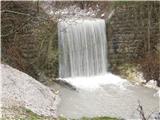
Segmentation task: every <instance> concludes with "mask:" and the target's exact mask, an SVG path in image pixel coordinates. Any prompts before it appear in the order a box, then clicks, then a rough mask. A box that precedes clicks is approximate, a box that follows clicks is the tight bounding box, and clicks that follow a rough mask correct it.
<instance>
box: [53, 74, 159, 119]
mask: <svg viewBox="0 0 160 120" xmlns="http://www.w3.org/2000/svg"><path fill="white" fill-rule="evenodd" d="M86 79H87V78H84V79H83V78H79V80H78V78H75V79H74V78H68V79H67V80H66V81H67V82H69V83H70V84H71V85H73V86H75V87H76V88H77V90H76V91H75V90H71V89H68V88H67V87H63V86H61V85H59V84H54V85H53V86H51V87H52V88H54V89H55V90H59V95H60V98H61V102H60V104H59V106H58V115H60V116H65V117H67V118H81V117H97V116H111V117H118V118H125V119H129V120H131V119H134V120H137V119H139V117H140V116H139V113H138V111H137V108H138V101H140V103H141V105H142V106H143V109H144V112H145V115H146V116H149V115H150V114H151V113H152V112H158V111H159V98H158V96H154V94H155V93H156V90H153V89H149V88H145V87H142V86H135V85H132V84H131V83H129V82H128V81H126V80H124V79H121V78H120V77H118V76H115V75H113V74H111V73H108V74H106V75H104V76H99V77H90V78H88V79H90V80H88V81H86ZM76 80H77V81H76ZM80 81H82V82H80ZM90 81H93V83H92V82H90ZM109 81H112V82H109Z"/></svg>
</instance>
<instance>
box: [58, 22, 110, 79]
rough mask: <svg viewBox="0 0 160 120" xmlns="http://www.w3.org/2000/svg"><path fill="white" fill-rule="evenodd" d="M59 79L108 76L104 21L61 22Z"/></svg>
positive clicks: (59, 27) (59, 28)
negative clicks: (106, 74)
mask: <svg viewBox="0 0 160 120" xmlns="http://www.w3.org/2000/svg"><path fill="white" fill-rule="evenodd" d="M58 30H59V31H58V33H59V50H60V59H59V63H60V64H59V65H60V66H59V76H60V77H61V78H66V77H77V76H94V75H99V74H104V73H106V67H107V66H106V62H107V58H106V50H107V48H106V46H107V45H106V32H105V21H104V20H102V19H85V20H83V19H80V20H67V21H62V22H59V24H58Z"/></svg>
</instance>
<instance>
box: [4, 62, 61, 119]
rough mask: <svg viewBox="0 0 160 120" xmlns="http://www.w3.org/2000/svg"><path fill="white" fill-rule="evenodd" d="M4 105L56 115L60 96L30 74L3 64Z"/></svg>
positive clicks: (45, 114) (40, 113)
mask: <svg viewBox="0 0 160 120" xmlns="http://www.w3.org/2000/svg"><path fill="white" fill-rule="evenodd" d="M1 71H2V81H1V83H2V107H7V108H10V107H14V106H20V107H25V108H26V109H29V110H31V111H33V112H34V113H37V114H38V115H44V116H53V117H56V109H57V104H58V102H59V100H60V99H59V97H58V96H57V95H56V94H54V93H53V92H52V91H51V90H50V89H49V88H48V87H46V86H44V85H43V84H41V83H40V82H38V81H36V80H35V79H33V78H32V77H30V76H29V75H27V74H25V73H23V72H21V71H18V70H17V69H14V68H12V67H10V66H8V65H4V64H1Z"/></svg>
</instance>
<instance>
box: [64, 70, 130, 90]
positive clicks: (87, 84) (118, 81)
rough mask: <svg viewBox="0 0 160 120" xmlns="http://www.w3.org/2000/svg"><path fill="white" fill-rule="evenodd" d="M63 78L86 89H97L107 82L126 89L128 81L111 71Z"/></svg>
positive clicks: (77, 86)
mask: <svg viewBox="0 0 160 120" xmlns="http://www.w3.org/2000/svg"><path fill="white" fill-rule="evenodd" d="M63 80H65V81H66V82H68V83H70V84H71V85H73V86H75V87H76V88H80V89H85V90H95V89H98V88H101V86H103V85H107V84H108V85H109V84H112V85H115V86H118V87H120V88H122V89H125V87H124V83H128V81H127V80H125V79H122V78H120V77H119V76H116V75H113V74H111V73H106V74H104V75H97V76H90V77H69V78H64V79H63ZM128 84H129V83H128Z"/></svg>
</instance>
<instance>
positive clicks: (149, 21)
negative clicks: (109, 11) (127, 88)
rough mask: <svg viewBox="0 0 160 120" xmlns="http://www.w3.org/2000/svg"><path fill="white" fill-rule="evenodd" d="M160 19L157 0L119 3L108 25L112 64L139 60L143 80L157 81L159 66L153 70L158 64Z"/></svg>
mask: <svg viewBox="0 0 160 120" xmlns="http://www.w3.org/2000/svg"><path fill="white" fill-rule="evenodd" d="M159 22H160V3H159V2H125V3H124V2H122V3H119V4H118V5H117V6H116V7H115V11H114V14H113V16H112V17H111V19H110V21H109V23H108V24H107V31H108V32H107V34H108V59H109V61H110V64H111V66H118V65H122V64H124V63H138V64H141V65H142V66H141V67H142V69H143V70H142V71H143V74H144V76H145V79H157V80H158V79H159V77H158V75H159V74H160V73H159V72H157V71H159V67H155V68H156V69H153V66H159V65H160V63H159V62H158V61H159V60H160V58H159V56H160V52H159V50H158V49H157V48H159V47H158V46H159V43H160V27H159V25H160V24H159ZM151 59H152V60H151ZM153 61H154V62H153ZM146 70H147V71H146ZM153 71H154V72H153ZM146 74H147V75H146ZM149 76H150V77H149Z"/></svg>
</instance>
